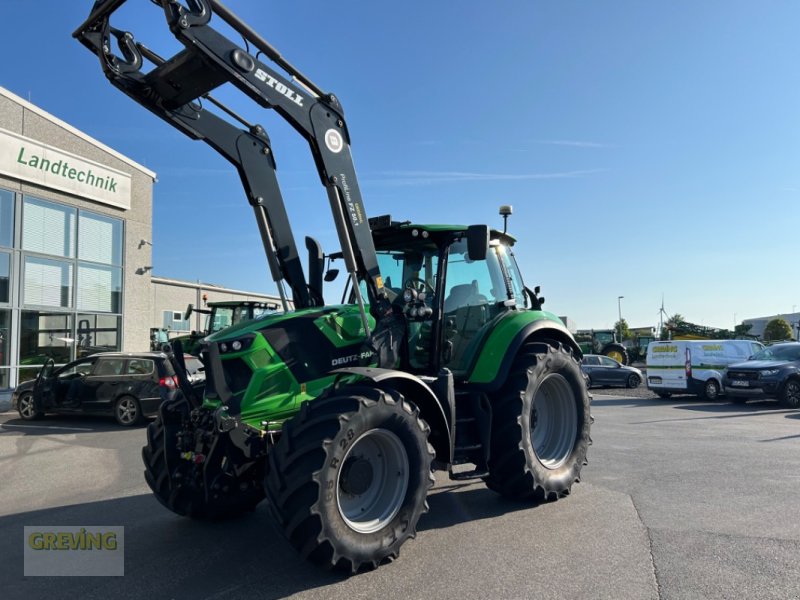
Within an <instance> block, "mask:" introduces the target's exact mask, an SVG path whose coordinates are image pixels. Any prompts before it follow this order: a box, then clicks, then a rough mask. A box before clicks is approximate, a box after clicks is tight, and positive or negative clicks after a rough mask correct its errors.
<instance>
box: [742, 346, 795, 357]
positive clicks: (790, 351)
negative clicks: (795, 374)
mask: <svg viewBox="0 0 800 600" xmlns="http://www.w3.org/2000/svg"><path fill="white" fill-rule="evenodd" d="M750 360H800V344H792V345H790V346H769V347H767V348H764V349H763V350H761V351H760V352H756V353H755V354H754V355H753V356H751V357H750Z"/></svg>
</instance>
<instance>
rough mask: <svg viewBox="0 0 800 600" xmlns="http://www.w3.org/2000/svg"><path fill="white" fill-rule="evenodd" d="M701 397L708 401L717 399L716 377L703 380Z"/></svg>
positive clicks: (717, 385)
mask: <svg viewBox="0 0 800 600" xmlns="http://www.w3.org/2000/svg"><path fill="white" fill-rule="evenodd" d="M702 397H703V399H704V400H708V401H709V402H715V401H716V400H717V399H719V384H718V383H717V381H716V379H709V380H708V381H706V382H705V384H703V394H702Z"/></svg>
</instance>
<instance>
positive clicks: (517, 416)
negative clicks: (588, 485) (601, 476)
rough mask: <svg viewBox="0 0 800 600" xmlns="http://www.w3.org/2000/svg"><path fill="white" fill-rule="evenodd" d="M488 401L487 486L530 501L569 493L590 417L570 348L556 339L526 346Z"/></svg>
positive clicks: (578, 468) (581, 462)
mask: <svg viewBox="0 0 800 600" xmlns="http://www.w3.org/2000/svg"><path fill="white" fill-rule="evenodd" d="M492 401H493V403H494V405H493V409H492V441H491V452H490V458H489V475H488V476H487V477H486V480H485V481H486V485H487V486H488V487H489V489H491V490H494V491H495V492H497V493H499V494H502V495H503V496H507V497H511V498H517V499H523V500H531V501H534V502H542V501H547V500H556V499H558V498H561V497H562V496H566V495H567V494H569V492H570V489H571V488H572V484H573V483H575V482H576V481H578V480H579V476H580V472H581V469H582V468H583V465H585V464H586V453H587V450H588V447H589V444H590V443H591V439H590V437H589V433H590V429H591V422H592V417H591V414H590V412H589V411H590V407H589V403H590V398H589V394H588V392H587V390H586V386H585V384H584V381H583V377H582V376H581V370H580V367H579V366H578V363H577V361H576V360H575V359H574V358H573V356H572V354H571V353H570V352H569V351H568V350H566V349H565V348H564V347H563V346H561V345H560V344H559V345H558V346H557V347H553V346H551V345H548V344H544V343H534V344H529V345H527V346H525V347H524V348H523V349H522V351H521V352H520V354H519V356H518V357H517V358H516V360H515V361H514V364H513V366H512V368H511V372H510V374H509V376H508V379H507V380H506V383H505V385H504V386H503V388H502V389H501V390H500V391H499V392H498V394H497V395H496V396H495V397H493V398H492Z"/></svg>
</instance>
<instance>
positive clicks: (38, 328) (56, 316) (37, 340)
mask: <svg viewBox="0 0 800 600" xmlns="http://www.w3.org/2000/svg"><path fill="white" fill-rule="evenodd" d="M74 341H75V340H74V338H73V337H72V315H71V314H68V313H54V312H43V311H38V310H23V311H21V313H20V336H19V364H20V366H25V365H42V364H44V362H45V361H46V360H47V359H48V358H52V359H53V360H54V361H55V363H56V364H64V363H68V362H69V361H70V359H71V358H72V356H71V354H72V352H71V349H72V344H73V342H74Z"/></svg>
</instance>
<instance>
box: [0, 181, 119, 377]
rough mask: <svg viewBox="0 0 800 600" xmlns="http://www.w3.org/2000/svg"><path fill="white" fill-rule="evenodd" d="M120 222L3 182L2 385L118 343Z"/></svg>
mask: <svg viewBox="0 0 800 600" xmlns="http://www.w3.org/2000/svg"><path fill="white" fill-rule="evenodd" d="M123 248H124V222H123V221H122V219H116V218H113V217H109V216H106V215H102V214H98V213H95V212H93V211H88V210H83V209H78V208H75V207H72V206H67V205H65V204H61V203H58V202H52V201H49V200H45V199H42V198H38V197H34V196H30V195H27V194H21V193H14V192H11V191H9V190H5V189H0V388H7V387H10V386H13V385H16V384H17V383H20V382H22V381H26V380H28V379H33V378H35V377H36V374H37V373H38V371H39V368H40V365H42V364H44V362H45V361H46V360H47V359H49V358H52V359H53V360H54V361H55V363H56V365H61V364H64V363H67V362H69V361H71V360H74V359H76V358H81V357H83V356H88V355H90V354H93V353H95V352H107V351H112V350H120V349H121V348H122V303H123V284H122V282H123V271H124V264H123Z"/></svg>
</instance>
